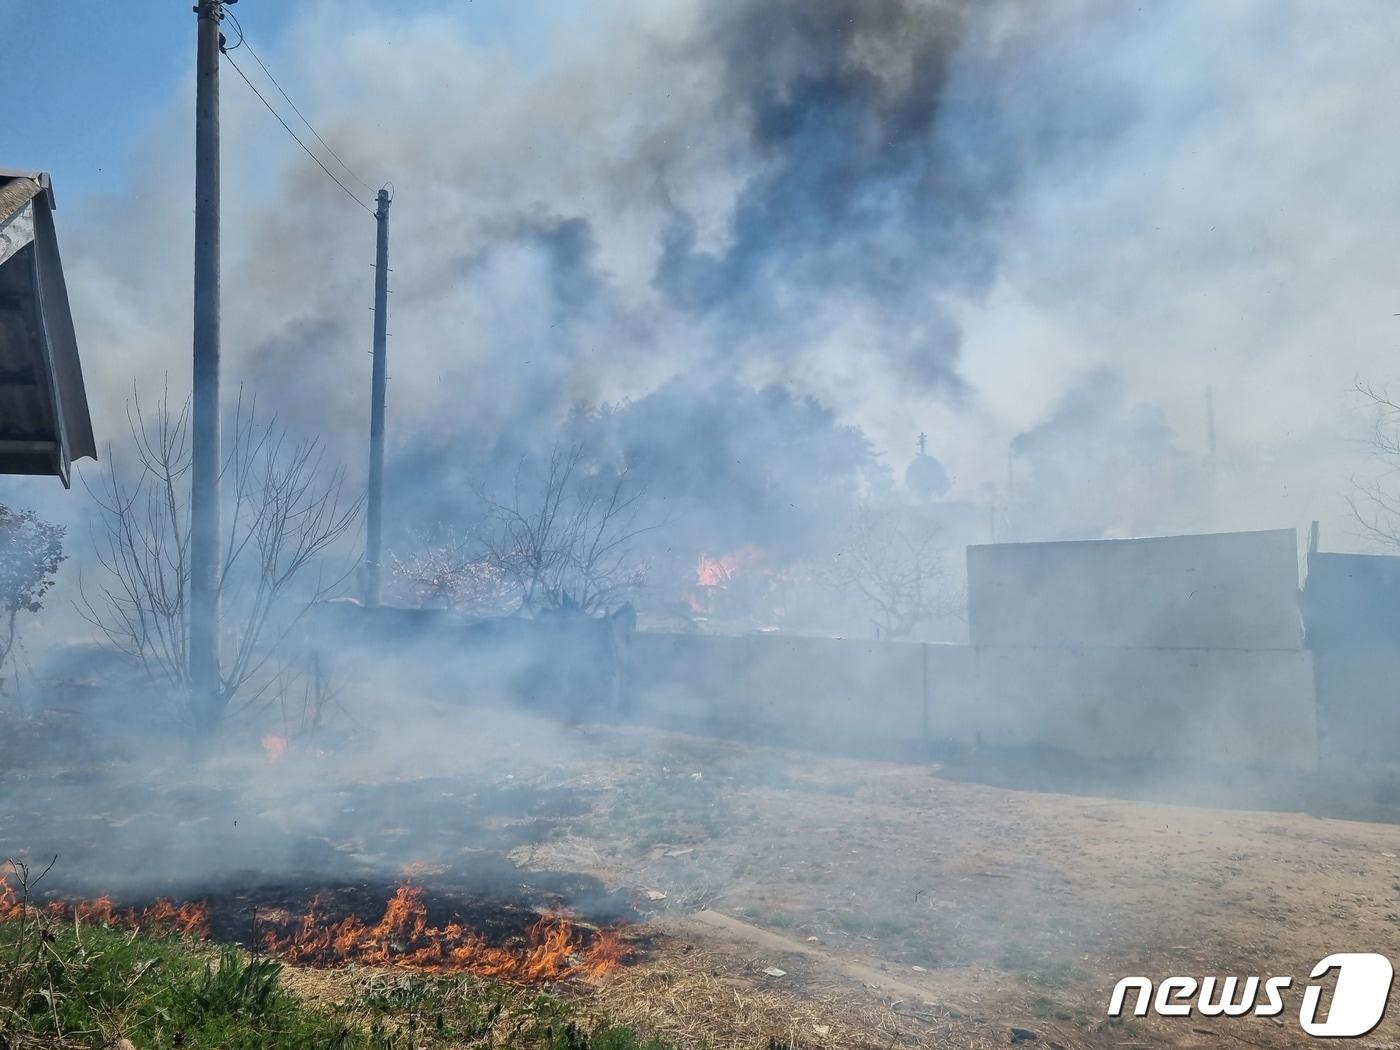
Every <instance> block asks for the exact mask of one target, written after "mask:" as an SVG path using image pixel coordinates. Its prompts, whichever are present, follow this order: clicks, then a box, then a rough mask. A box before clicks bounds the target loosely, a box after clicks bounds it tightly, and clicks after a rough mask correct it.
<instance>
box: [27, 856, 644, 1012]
mask: <svg viewBox="0 0 1400 1050" xmlns="http://www.w3.org/2000/svg"><path fill="white" fill-rule="evenodd" d="M27 879H28V874H27V872H22V871H20V870H19V869H17V868H16V867H15V866H14V865H13V864H8V865H7V866H6V867H3V868H0V923H3V922H13V921H21V920H26V919H34V920H40V919H42V920H45V921H47V922H50V923H55V922H61V923H63V924H64V925H67V926H73V927H75V928H77V927H81V926H94V925H96V926H105V927H110V928H113V929H118V930H139V931H141V932H143V933H146V934H149V935H152V936H157V937H160V936H177V937H195V938H207V937H209V936H210V911H209V905H208V903H207V902H204V901H199V902H191V903H185V904H177V903H175V902H173V901H170V900H166V899H157V900H156V901H154V902H153V903H152V904H150V905H148V906H145V907H135V906H133V907H119V906H117V905H116V904H114V903H113V901H112V900H111V899H110V898H109V897H107V896H105V895H104V896H101V897H97V898H95V899H92V900H78V901H71V900H65V899H53V900H49V901H46V902H43V903H38V902H35V901H32V900H30V899H29V895H28V893H27V892H26V889H25V885H26V883H27ZM320 907H321V905H320V899H319V898H313V899H312V901H311V905H310V906H309V907H308V908H307V910H306V912H305V914H304V915H302V917H301V918H300V920H290V921H284V922H277V921H271V922H269V921H268V918H267V917H266V916H265V917H264V920H263V923H262V926H261V927H260V933H261V937H260V947H262V948H263V949H265V950H266V951H267V952H268V954H270V955H273V956H276V957H278V958H280V959H282V960H283V961H285V962H288V963H293V964H296V965H301V966H316V967H330V966H343V965H346V964H349V963H355V964H359V965H366V966H384V967H392V968H395V969H402V970H418V971H423V972H429V973H472V974H476V975H477V976H480V977H489V978H492V979H494V980H498V981H502V982H504V983H506V984H510V985H514V986H517V987H527V986H531V985H538V984H543V983H546V982H558V981H565V980H572V979H582V980H587V981H594V980H597V979H598V978H600V977H602V976H603V975H605V974H607V973H608V972H610V971H611V970H613V969H615V968H616V967H617V966H618V965H620V964H621V962H622V960H623V958H624V956H625V954H626V947H625V945H624V944H623V942H622V940H621V938H620V937H619V935H618V933H617V932H616V931H613V930H602V929H595V928H593V927H590V926H587V925H584V924H582V923H577V922H574V921H572V920H570V919H567V918H564V917H562V916H557V915H544V916H541V917H539V918H538V919H536V920H535V921H534V922H533V923H532V924H530V926H529V927H528V928H527V929H526V930H524V931H523V932H522V933H521V934H520V935H519V936H518V937H514V938H510V939H509V941H508V942H507V943H503V944H496V945H493V944H490V943H488V942H487V940H486V938H485V937H483V936H482V935H481V934H480V933H479V932H477V931H476V930H474V929H472V928H471V927H470V926H467V925H465V924H463V923H461V922H458V921H455V920H453V921H448V922H445V923H443V924H442V925H435V924H433V923H431V922H430V921H429V915H428V907H427V904H426V902H425V897H424V891H423V888H422V887H421V886H416V885H411V884H404V885H401V886H399V887H398V889H397V890H395V892H394V894H393V896H392V897H390V898H389V900H388V902H387V904H386V905H385V906H384V912H383V914H382V915H381V916H380V917H379V919H378V920H377V921H375V922H367V921H365V920H363V919H361V918H359V917H358V916H355V915H348V916H345V917H344V918H341V919H332V918H327V917H324V916H323V915H322V913H321V910H320Z"/></svg>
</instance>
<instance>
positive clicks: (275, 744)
mask: <svg viewBox="0 0 1400 1050" xmlns="http://www.w3.org/2000/svg"><path fill="white" fill-rule="evenodd" d="M287 747H288V741H287V738H286V737H284V736H279V735H278V734H276V733H268V734H267V735H266V736H265V737H263V738H262V748H263V754H265V755H266V756H267V760H268V761H269V762H281V761H282V759H284V758H286V757H287Z"/></svg>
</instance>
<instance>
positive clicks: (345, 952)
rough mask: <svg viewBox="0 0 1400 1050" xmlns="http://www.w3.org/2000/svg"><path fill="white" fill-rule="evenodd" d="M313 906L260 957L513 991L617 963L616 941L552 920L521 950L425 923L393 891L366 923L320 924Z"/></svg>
mask: <svg viewBox="0 0 1400 1050" xmlns="http://www.w3.org/2000/svg"><path fill="white" fill-rule="evenodd" d="M317 907H318V902H316V901H313V902H312V906H311V908H310V909H308V911H307V912H306V914H305V915H304V916H303V917H302V919H301V921H300V923H298V924H297V925H296V926H295V928H294V929H292V930H291V931H290V932H278V931H269V932H268V933H267V934H266V936H265V938H264V941H263V943H264V946H265V947H266V948H267V950H268V951H269V952H271V953H273V954H275V955H278V956H280V957H282V958H284V959H286V960H287V961H289V962H293V963H299V964H303V965H311V966H328V965H331V966H337V965H343V964H345V963H350V962H354V963H362V964H368V965H377V966H393V967H398V968H401V969H411V970H423V971H428V972H434V973H451V972H468V973H474V974H477V975H479V976H482V977H492V978H495V979H496V980H499V981H504V982H505V983H507V984H513V985H518V986H525V985H532V984H539V983H542V982H545V981H562V980H567V979H569V978H576V977H581V978H584V979H587V980H596V979H597V978H599V977H602V976H603V975H604V974H606V973H607V972H609V971H610V970H612V969H614V968H615V967H616V966H617V965H618V964H619V963H620V962H621V961H622V957H623V953H624V947H623V944H622V942H621V940H620V939H619V938H618V936H617V934H616V933H615V932H612V931H607V930H596V931H590V930H586V929H585V928H584V927H582V926H579V925H576V924H575V923H573V922H571V921H570V920H568V919H565V918H561V917H559V916H543V917H542V918H540V919H538V920H537V921H536V922H535V923H534V924H532V925H531V926H530V928H529V930H528V932H527V933H526V935H525V938H524V943H523V944H521V945H504V946H492V945H489V944H487V943H486V941H485V940H484V939H483V938H482V936H481V935H480V934H479V933H477V932H476V931H475V930H472V929H471V928H470V927H467V926H464V925H462V924H461V923H457V922H448V923H445V924H444V925H442V926H435V925H432V924H430V923H429V921H428V909H427V907H426V905H425V904H424V900H423V890H422V888H421V887H418V886H409V885H405V886H400V887H399V888H398V890H397V891H395V893H394V896H393V897H392V898H390V900H389V903H388V904H387V905H386V906H385V909H384V914H383V916H382V917H381V918H380V919H379V921H378V922H375V923H373V924H371V923H367V922H364V921H363V920H361V919H359V918H357V917H355V916H353V915H352V916H347V917H346V918H344V919H341V920H339V921H338V922H327V921H324V920H322V919H321V918H320V917H319V916H318V915H317Z"/></svg>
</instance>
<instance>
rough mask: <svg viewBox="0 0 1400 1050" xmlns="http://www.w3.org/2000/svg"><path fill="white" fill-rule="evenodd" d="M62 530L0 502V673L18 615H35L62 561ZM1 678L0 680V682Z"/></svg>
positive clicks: (16, 632) (12, 642)
mask: <svg viewBox="0 0 1400 1050" xmlns="http://www.w3.org/2000/svg"><path fill="white" fill-rule="evenodd" d="M64 532H65V530H64V527H63V526H62V525H54V524H52V523H51V522H47V521H42V520H40V518H39V517H38V516H37V515H36V514H35V513H34V512H33V511H32V510H19V511H17V510H12V509H11V508H9V507H7V506H5V505H4V504H2V503H0V603H3V605H0V609H3V611H4V616H5V623H4V630H3V633H0V671H3V670H4V669H5V666H6V664H7V663H8V662H9V659H10V654H11V653H12V652H13V651H14V647H15V643H16V641H17V639H18V638H19V617H20V614H21V613H31V614H32V613H37V612H38V611H39V610H40V609H41V608H43V604H44V603H43V598H44V595H46V594H47V593H48V592H49V588H51V587H52V586H53V584H54V579H55V577H56V575H57V573H58V566H59V563H61V562H62V561H64V558H65V556H64V553H63V537H64ZM3 681H4V679H3V678H0V682H3Z"/></svg>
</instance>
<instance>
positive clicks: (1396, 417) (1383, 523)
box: [1347, 383, 1400, 549]
mask: <svg viewBox="0 0 1400 1050" xmlns="http://www.w3.org/2000/svg"><path fill="white" fill-rule="evenodd" d="M1356 390H1357V393H1359V394H1360V395H1361V397H1362V398H1363V400H1364V401H1365V403H1366V407H1367V409H1368V411H1369V414H1370V416H1371V433H1370V439H1369V440H1370V446H1371V454H1372V456H1373V457H1374V458H1375V459H1376V461H1377V462H1378V464H1379V465H1380V467H1381V469H1380V471H1379V473H1378V476H1376V477H1372V478H1358V479H1355V480H1353V482H1352V492H1351V493H1350V495H1348V497H1347V503H1348V505H1349V506H1350V508H1351V513H1352V516H1353V517H1354V518H1355V519H1356V521H1357V523H1358V524H1359V525H1360V526H1361V527H1362V528H1363V529H1364V530H1365V531H1366V532H1367V533H1368V534H1369V535H1370V536H1371V538H1372V539H1374V540H1376V541H1377V542H1378V543H1380V544H1381V545H1383V546H1386V547H1391V548H1395V549H1400V491H1397V490H1396V486H1395V477H1396V473H1397V471H1400V403H1398V402H1396V400H1395V399H1394V398H1393V397H1392V396H1391V394H1390V391H1389V390H1387V389H1386V388H1384V387H1376V386H1372V385H1371V384H1370V383H1358V384H1357V385H1356Z"/></svg>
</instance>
